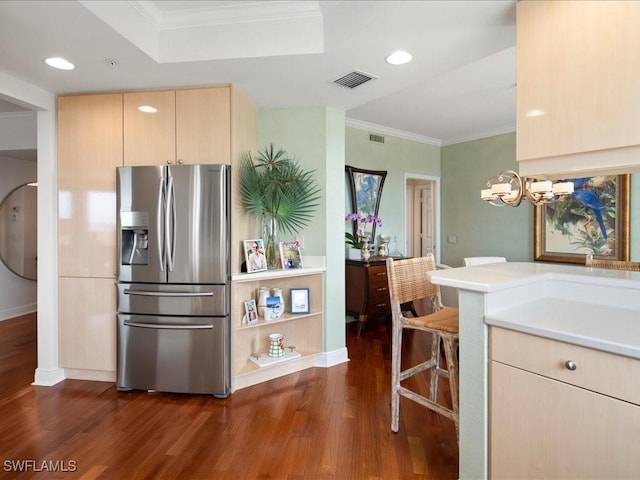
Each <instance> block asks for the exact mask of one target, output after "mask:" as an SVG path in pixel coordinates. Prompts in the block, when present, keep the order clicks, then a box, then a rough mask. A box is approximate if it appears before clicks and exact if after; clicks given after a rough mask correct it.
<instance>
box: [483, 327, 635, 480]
mask: <svg viewBox="0 0 640 480" xmlns="http://www.w3.org/2000/svg"><path fill="white" fill-rule="evenodd" d="M491 330H492V331H491V337H490V338H491V358H492V361H491V366H490V426H489V437H490V438H489V441H490V462H489V469H490V470H489V472H490V477H491V478H493V479H527V478H531V479H534V478H535V479H540V478H549V479H551V478H562V479H605V478H606V479H615V478H638V475H639V474H640V406H638V404H637V403H638V402H637V398H636V395H637V392H638V387H634V386H632V387H631V389H629V388H627V385H629V384H636V385H637V384H638V380H637V379H638V377H637V376H634V374H637V368H639V367H638V364H640V362H639V361H638V360H634V359H630V358H627V357H621V356H617V355H611V354H608V353H604V352H600V351H596V350H592V349H588V348H584V347H577V346H575V345H568V344H564V343H562V342H557V341H554V340H548V339H543V338H540V337H535V336H532V335H527V334H522V333H518V332H513V331H508V330H504V329H499V328H492V329H491ZM547 347H548V348H547ZM565 347H566V348H565ZM563 350H564V351H563ZM567 362H573V365H571V364H569V366H567ZM592 365H593V366H596V365H597V366H599V367H598V369H599V371H595V370H596V368H595V367H594V368H593V369H592V368H591V366H592ZM573 366H575V367H576V368H575V370H571V368H570V367H573ZM585 370H586V371H585ZM589 370H594V371H593V372H589ZM556 373H557V374H556ZM573 373H575V374H576V376H578V375H580V378H579V380H578V382H579V383H580V384H582V385H583V386H576V385H573V384H571V381H567V380H566V378H567V376H570V375H571V374H573ZM603 374H604V375H608V376H610V377H611V378H599V377H597V376H600V375H603ZM590 376H591V377H592V378H589V377H590ZM554 377H555V378H554ZM559 378H561V379H559ZM618 387H620V388H618ZM594 390H595V391H594ZM598 390H600V391H598ZM620 392H630V393H629V394H627V393H623V394H622V395H620V394H619V393H620ZM615 396H619V397H625V398H615ZM634 402H635V403H634Z"/></svg>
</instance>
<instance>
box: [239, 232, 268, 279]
mask: <svg viewBox="0 0 640 480" xmlns="http://www.w3.org/2000/svg"><path fill="white" fill-rule="evenodd" d="M242 245H243V250H244V258H245V261H246V262H247V272H248V273H253V272H263V271H265V270H266V269H267V258H266V257H265V256H264V242H263V241H262V239H261V238H256V239H253V240H243V242H242Z"/></svg>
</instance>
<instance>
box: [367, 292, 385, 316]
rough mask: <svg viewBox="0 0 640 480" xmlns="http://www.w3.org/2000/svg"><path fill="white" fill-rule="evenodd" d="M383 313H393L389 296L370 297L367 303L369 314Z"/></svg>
mask: <svg viewBox="0 0 640 480" xmlns="http://www.w3.org/2000/svg"><path fill="white" fill-rule="evenodd" d="M382 313H385V314H387V313H391V306H390V304H389V296H388V295H387V296H377V295H376V296H373V297H369V303H368V305H367V314H368V315H375V314H382Z"/></svg>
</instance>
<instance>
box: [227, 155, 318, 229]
mask: <svg viewBox="0 0 640 480" xmlns="http://www.w3.org/2000/svg"><path fill="white" fill-rule="evenodd" d="M314 172H315V170H311V171H305V170H303V169H302V168H301V167H300V166H299V165H298V164H297V163H296V162H295V161H294V160H293V159H291V158H289V157H288V156H287V153H286V152H285V151H284V150H283V149H280V150H278V151H275V150H274V146H273V144H270V145H269V146H268V147H266V148H265V149H264V150H263V151H261V152H258V154H257V155H256V158H255V160H254V159H253V158H252V157H251V154H250V153H249V154H247V155H245V156H244V157H243V158H242V160H241V162H240V168H239V176H240V182H239V184H240V197H241V201H242V205H243V207H244V208H245V210H246V211H247V212H248V213H250V214H252V215H253V216H255V217H256V218H259V219H261V218H262V217H263V216H264V215H265V214H268V215H270V216H272V217H273V218H274V220H275V222H276V225H277V228H278V229H279V230H281V231H284V232H287V233H291V234H295V233H297V232H299V231H300V230H301V229H302V228H304V227H305V226H307V225H308V224H309V223H310V222H311V220H312V218H313V215H314V213H315V210H316V207H317V206H318V204H319V203H318V201H319V199H320V193H321V190H320V187H319V186H318V185H317V183H316V181H315V179H314V177H313V173H314Z"/></svg>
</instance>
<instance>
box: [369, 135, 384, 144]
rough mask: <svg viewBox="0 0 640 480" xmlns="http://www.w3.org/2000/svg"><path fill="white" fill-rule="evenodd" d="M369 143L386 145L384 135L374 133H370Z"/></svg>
mask: <svg viewBox="0 0 640 480" xmlns="http://www.w3.org/2000/svg"><path fill="white" fill-rule="evenodd" d="M369 141H370V142H376V143H384V137H383V136H382V135H374V134H373V133H370V134H369Z"/></svg>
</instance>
